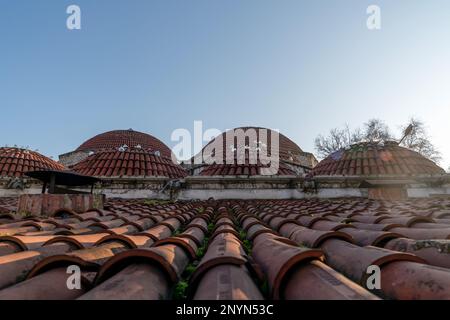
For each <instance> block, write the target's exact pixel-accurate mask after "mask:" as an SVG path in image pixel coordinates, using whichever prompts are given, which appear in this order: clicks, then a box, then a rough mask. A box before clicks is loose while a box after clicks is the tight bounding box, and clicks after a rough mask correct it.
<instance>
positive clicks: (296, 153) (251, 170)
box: [194, 127, 310, 176]
mask: <svg viewBox="0 0 450 320" xmlns="http://www.w3.org/2000/svg"><path fill="white" fill-rule="evenodd" d="M249 130H254V131H253V132H254V133H255V136H254V137H253V138H254V140H255V141H250V140H251V139H252V137H251V135H250V134H249V133H250V132H251V131H249ZM232 131H234V133H235V134H236V133H237V132H239V131H240V132H242V133H244V139H245V140H243V139H241V140H238V138H236V137H235V138H234V140H233V142H227V139H226V135H227V134H228V133H232ZM272 132H273V131H272V130H270V129H266V128H261V127H241V128H236V129H233V130H230V131H227V132H224V133H222V134H221V135H220V138H221V140H218V139H219V138H218V137H216V138H215V139H213V140H212V141H211V142H210V143H208V144H207V145H206V146H205V147H204V148H203V149H202V152H201V154H199V155H197V156H196V158H195V159H196V160H195V162H194V163H195V164H198V163H199V162H200V160H199V156H200V155H203V160H204V161H205V159H208V158H210V157H211V156H215V153H216V152H222V153H223V159H226V156H227V151H228V150H229V149H233V150H234V151H233V155H234V161H233V163H228V162H227V163H226V164H224V163H223V162H222V163H214V164H209V165H206V166H205V167H204V168H203V170H202V171H201V172H200V175H204V176H214V175H222V176H225V175H250V176H252V175H260V174H261V169H262V168H264V167H267V166H264V165H262V164H261V162H260V161H259V160H258V161H257V163H251V162H250V161H249V150H250V149H252V147H254V148H258V150H263V148H264V149H265V150H266V152H268V153H270V151H271V148H272V141H271V134H272ZM264 136H265V137H267V138H266V141H263V140H265V139H263V137H264ZM278 139H279V141H278V144H279V150H278V152H279V159H278V166H279V170H278V172H277V175H296V174H297V173H296V169H295V168H294V167H293V166H299V167H300V166H302V167H310V165H309V159H308V157H309V154H307V153H305V152H303V151H302V149H300V147H299V146H298V145H297V144H295V142H293V141H292V140H290V139H289V138H287V137H286V136H284V135H282V134H278ZM252 140H253V139H252ZM220 141H222V148H221V147H220ZM214 144H216V145H217V146H214ZM213 146H214V147H213ZM216 149H217V150H216ZM220 149H222V150H220ZM243 150H244V151H243ZM240 151H243V153H242V154H241V156H242V157H243V159H239V160H240V161H238V158H239V155H238V153H239V152H240ZM261 152H262V151H261ZM205 162H206V163H208V161H205Z"/></svg>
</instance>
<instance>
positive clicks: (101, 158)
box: [73, 148, 186, 178]
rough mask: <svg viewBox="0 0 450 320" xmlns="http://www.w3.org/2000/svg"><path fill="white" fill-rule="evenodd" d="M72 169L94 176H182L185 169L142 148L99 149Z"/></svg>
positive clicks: (184, 174)
mask: <svg viewBox="0 0 450 320" xmlns="http://www.w3.org/2000/svg"><path fill="white" fill-rule="evenodd" d="M73 170H74V171H75V172H77V173H79V174H83V175H87V176H95V177H168V178H182V177H185V176H186V171H185V170H184V169H183V168H182V167H181V166H180V165H178V164H175V163H173V162H172V160H171V158H170V157H164V156H158V155H155V154H154V153H151V152H149V151H146V150H143V149H136V148H128V149H125V150H123V149H122V150H118V149H108V150H100V151H98V152H96V153H94V154H93V155H91V156H89V157H88V158H86V159H85V160H83V161H81V162H80V163H78V164H76V165H75V166H74V167H73Z"/></svg>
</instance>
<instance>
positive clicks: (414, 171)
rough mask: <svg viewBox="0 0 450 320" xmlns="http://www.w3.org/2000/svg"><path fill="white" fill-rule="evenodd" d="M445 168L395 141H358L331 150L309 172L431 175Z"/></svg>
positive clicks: (364, 174) (327, 174)
mask: <svg viewBox="0 0 450 320" xmlns="http://www.w3.org/2000/svg"><path fill="white" fill-rule="evenodd" d="M444 173H445V170H444V169H442V168H441V167H439V166H438V165H436V164H435V163H434V162H433V161H431V160H429V159H427V158H425V157H424V156H422V155H421V154H419V153H417V152H415V151H412V150H410V149H407V148H403V147H400V146H398V144H397V143H396V142H386V143H368V142H367V143H366V142H364V143H357V144H354V145H352V146H350V147H349V148H346V149H341V150H339V151H337V152H334V153H332V154H331V155H330V156H328V157H327V158H325V159H324V160H322V161H321V162H320V163H319V164H318V165H317V166H316V167H315V168H314V169H313V171H312V172H311V174H312V175H314V176H360V175H362V176H372V175H374V176H379V175H399V176H411V175H416V176H417V175H434V174H444Z"/></svg>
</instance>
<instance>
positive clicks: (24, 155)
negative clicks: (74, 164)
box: [0, 147, 65, 177]
mask: <svg viewBox="0 0 450 320" xmlns="http://www.w3.org/2000/svg"><path fill="white" fill-rule="evenodd" d="M64 169H65V168H64V166H63V165H61V164H59V163H58V162H56V161H54V160H52V159H50V158H47V157H45V156H43V155H42V154H40V153H37V152H35V151H31V150H27V149H21V148H8V147H4V148H0V177H22V176H23V175H24V173H26V172H28V171H39V170H64Z"/></svg>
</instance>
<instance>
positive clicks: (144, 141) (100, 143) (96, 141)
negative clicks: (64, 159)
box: [76, 129, 172, 158]
mask: <svg viewBox="0 0 450 320" xmlns="http://www.w3.org/2000/svg"><path fill="white" fill-rule="evenodd" d="M123 146H126V147H128V148H137V149H147V150H151V151H158V152H160V153H161V155H163V156H165V157H168V158H170V157H171V154H172V153H171V150H170V149H169V147H167V146H166V145H165V144H164V143H163V142H162V141H161V140H159V139H157V138H155V137H153V136H151V135H149V134H147V133H143V132H138V131H134V130H132V129H129V130H114V131H109V132H105V133H101V134H99V135H96V136H95V137H93V138H91V139H89V140H87V141H86V142H84V143H83V144H82V145H81V146H79V147H78V148H77V150H76V151H94V152H96V151H99V150H104V149H115V148H120V147H123Z"/></svg>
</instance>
